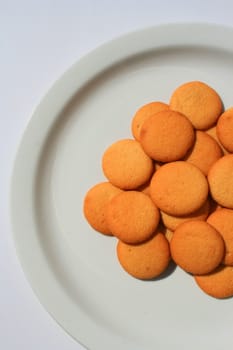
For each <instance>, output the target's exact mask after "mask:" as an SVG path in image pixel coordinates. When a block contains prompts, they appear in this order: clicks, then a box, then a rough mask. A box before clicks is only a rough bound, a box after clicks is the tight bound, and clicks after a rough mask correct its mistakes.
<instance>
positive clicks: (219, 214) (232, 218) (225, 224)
mask: <svg viewBox="0 0 233 350" xmlns="http://www.w3.org/2000/svg"><path fill="white" fill-rule="evenodd" d="M207 222H208V223H209V224H210V225H211V226H213V227H214V228H215V229H216V230H217V231H218V232H219V233H220V235H221V236H222V238H223V240H224V242H225V256H224V259H223V263H224V264H225V265H230V266H233V210H231V209H226V208H222V209H218V210H216V211H215V212H213V213H212V214H211V215H210V216H209V217H208V219H207Z"/></svg>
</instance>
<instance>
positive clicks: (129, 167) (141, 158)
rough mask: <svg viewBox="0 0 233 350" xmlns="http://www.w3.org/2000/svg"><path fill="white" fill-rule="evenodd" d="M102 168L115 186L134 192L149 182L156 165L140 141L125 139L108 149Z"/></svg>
mask: <svg viewBox="0 0 233 350" xmlns="http://www.w3.org/2000/svg"><path fill="white" fill-rule="evenodd" d="M102 168H103V172H104V174H105V176H106V177H107V179H108V180H109V181H110V182H111V183H112V184H113V185H114V186H117V187H119V188H121V189H125V190H133V189H136V188H137V187H139V186H141V185H143V184H144V183H146V182H147V181H148V180H149V178H150V177H151V175H152V173H153V171H154V163H153V161H152V160H151V159H150V157H149V156H148V155H147V154H146V153H145V152H144V151H143V149H142V147H141V145H140V143H139V142H138V141H135V140H130V139H123V140H120V141H117V142H115V143H113V144H112V145H111V146H110V147H108V148H107V150H106V151H105V153H104V155H103V158H102Z"/></svg>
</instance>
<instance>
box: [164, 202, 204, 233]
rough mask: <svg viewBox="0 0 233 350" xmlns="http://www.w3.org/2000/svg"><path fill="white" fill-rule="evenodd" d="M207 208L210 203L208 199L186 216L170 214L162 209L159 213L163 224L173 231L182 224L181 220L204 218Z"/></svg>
mask: <svg viewBox="0 0 233 350" xmlns="http://www.w3.org/2000/svg"><path fill="white" fill-rule="evenodd" d="M209 210H210V203H209V200H207V201H206V202H205V203H204V204H203V205H202V206H201V207H200V208H199V209H198V210H196V211H195V212H193V213H192V214H189V215H186V216H172V215H169V214H166V213H164V212H162V211H161V212H160V213H161V218H162V221H163V224H164V226H166V227H167V228H168V229H169V230H172V231H174V230H175V229H176V228H177V227H178V226H179V225H180V224H183V222H186V221H189V220H205V219H206V218H207V216H208V214H209Z"/></svg>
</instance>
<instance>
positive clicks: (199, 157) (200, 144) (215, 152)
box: [184, 130, 223, 176]
mask: <svg viewBox="0 0 233 350" xmlns="http://www.w3.org/2000/svg"><path fill="white" fill-rule="evenodd" d="M222 156H223V152H222V149H221V147H220V146H219V145H218V143H217V142H216V141H215V140H214V139H213V138H212V137H211V136H210V135H208V134H207V133H205V132H204V131H199V130H198V131H197V132H196V140H195V143H194V145H193V147H192V148H191V149H190V150H189V152H188V153H187V155H186V157H185V158H184V160H186V161H187V162H189V163H191V164H193V165H195V166H196V167H198V168H199V169H200V170H201V171H202V172H203V174H204V175H206V176H207V174H208V171H209V169H210V167H211V166H212V165H213V164H214V163H215V162H216V161H217V160H218V159H219V158H221V157H222Z"/></svg>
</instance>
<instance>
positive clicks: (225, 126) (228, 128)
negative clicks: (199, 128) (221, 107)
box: [216, 107, 233, 153]
mask: <svg viewBox="0 0 233 350" xmlns="http://www.w3.org/2000/svg"><path fill="white" fill-rule="evenodd" d="M216 130H217V136H218V139H219V141H220V142H221V144H222V145H223V147H224V148H225V149H226V150H227V151H228V152H230V153H233V107H232V108H229V109H228V110H226V111H225V112H224V113H223V114H222V115H221V116H220V117H219V119H218V123H217V127H216Z"/></svg>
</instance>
